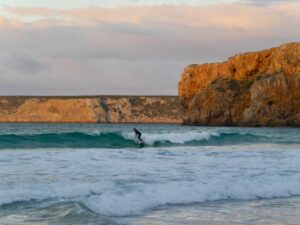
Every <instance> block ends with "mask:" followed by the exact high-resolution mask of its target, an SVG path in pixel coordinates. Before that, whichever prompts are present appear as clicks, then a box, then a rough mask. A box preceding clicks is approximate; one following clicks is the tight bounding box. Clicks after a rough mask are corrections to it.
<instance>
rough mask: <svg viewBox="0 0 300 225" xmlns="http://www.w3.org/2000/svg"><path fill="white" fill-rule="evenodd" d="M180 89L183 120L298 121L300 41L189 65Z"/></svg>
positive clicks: (279, 123)
mask: <svg viewBox="0 0 300 225" xmlns="http://www.w3.org/2000/svg"><path fill="white" fill-rule="evenodd" d="M178 92H179V97H180V101H181V103H182V105H183V107H184V116H183V123H184V124H201V125H244V126H299V117H298V115H299V113H300V43H288V44H284V45H281V46H280V47H278V48H271V49H269V50H264V51H259V52H252V53H246V54H238V55H236V56H234V57H231V58H229V59H228V61H226V62H222V63H212V64H202V65H195V64H193V65H190V66H187V67H186V68H185V69H184V71H183V74H182V78H181V80H180V82H179V86H178Z"/></svg>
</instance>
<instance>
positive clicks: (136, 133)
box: [133, 128, 143, 143]
mask: <svg viewBox="0 0 300 225" xmlns="http://www.w3.org/2000/svg"><path fill="white" fill-rule="evenodd" d="M133 130H134V132H135V136H136V137H137V138H138V139H139V141H140V142H141V143H143V139H142V138H141V136H142V133H141V132H139V131H138V130H137V129H135V128H133Z"/></svg>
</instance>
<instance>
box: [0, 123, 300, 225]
mask: <svg viewBox="0 0 300 225" xmlns="http://www.w3.org/2000/svg"><path fill="white" fill-rule="evenodd" d="M134 127H136V128H137V129H138V130H140V131H141V132H142V138H143V140H144V142H145V144H144V145H143V146H142V145H140V144H139V143H138V141H137V140H136V138H135V136H134V132H133V128H134ZM299 196H300V129H295V128H294V129H293V128H236V127H188V126H177V125H99V124H0V224H1V225H2V224H12V225H18V224H22V225H23V224H25V225H27V224H28V225H43V224H55V225H60V224H78V225H81V224H82V225H83V224H90V225H91V224H124V225H125V224H145V225H146V224H147V225H148V224H150V225H151V224H153V225H154V224H155V225H164V224H197V225H198V224H213V225H215V224H216V225H218V224H220V225H224V224H251V225H252V224H300V213H299V212H300V197H299Z"/></svg>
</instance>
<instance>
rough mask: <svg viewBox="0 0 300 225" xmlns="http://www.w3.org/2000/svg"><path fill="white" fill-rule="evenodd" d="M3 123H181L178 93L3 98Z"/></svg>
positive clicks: (0, 108) (0, 109)
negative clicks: (165, 94) (171, 94)
mask: <svg viewBox="0 0 300 225" xmlns="http://www.w3.org/2000/svg"><path fill="white" fill-rule="evenodd" d="M0 122H50V123H51V122H52V123H97V122H98V123H181V122H182V107H181V105H180V103H179V99H178V97H175V96H153V97H151V96H92V97H0Z"/></svg>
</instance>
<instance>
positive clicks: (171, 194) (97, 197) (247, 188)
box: [0, 175, 300, 216]
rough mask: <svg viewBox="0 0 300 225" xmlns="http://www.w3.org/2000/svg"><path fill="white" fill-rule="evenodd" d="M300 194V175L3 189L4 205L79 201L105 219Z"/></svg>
mask: <svg viewBox="0 0 300 225" xmlns="http://www.w3.org/2000/svg"><path fill="white" fill-rule="evenodd" d="M299 195H300V176H299V175H295V176H293V177H284V178H283V177H280V176H274V177H272V178H271V177H263V179H251V178H250V177H248V179H236V180H232V179H228V180H226V179H223V180H220V179H213V180H211V181H209V180H206V181H198V182H188V181H181V182H168V183H161V184H160V183H153V184H151V183H150V184H146V183H139V184H135V185H127V186H126V185H125V186H118V187H111V188H107V187H103V185H102V184H100V183H80V184H79V183H77V184H70V183H68V184H64V183H62V184H58V183H57V184H51V185H42V184H40V185H36V184H35V185H25V186H24V184H23V186H19V187H10V188H8V189H2V190H1V192H0V206H3V205H10V204H15V203H20V202H23V203H26V202H33V201H35V202H40V201H51V202H53V204H56V203H57V202H79V203H80V204H83V205H84V206H85V207H86V208H87V209H89V210H91V211H93V212H96V213H98V214H100V215H104V216H130V215H137V214H140V213H143V212H144V211H146V210H150V209H154V208H157V207H160V206H164V205H188V204H197V203H204V202H212V201H221V200H238V201H240V200H257V199H272V198H285V197H295V196H299Z"/></svg>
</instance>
